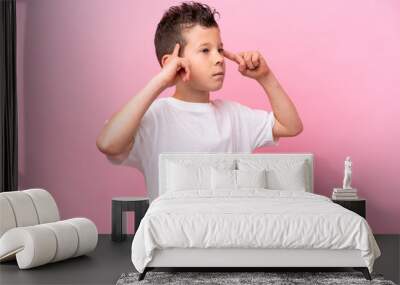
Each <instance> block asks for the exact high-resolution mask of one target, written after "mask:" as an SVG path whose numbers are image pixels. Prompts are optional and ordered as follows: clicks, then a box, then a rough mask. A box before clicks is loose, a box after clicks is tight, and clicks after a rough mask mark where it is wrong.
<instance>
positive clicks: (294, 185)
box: [267, 164, 307, 191]
mask: <svg viewBox="0 0 400 285" xmlns="http://www.w3.org/2000/svg"><path fill="white" fill-rule="evenodd" d="M267 181H268V188H269V189H274V190H293V191H306V185H307V184H306V177H305V171H304V164H298V165H296V166H295V167H293V168H287V169H283V170H282V169H270V170H269V171H268V172H267Z"/></svg>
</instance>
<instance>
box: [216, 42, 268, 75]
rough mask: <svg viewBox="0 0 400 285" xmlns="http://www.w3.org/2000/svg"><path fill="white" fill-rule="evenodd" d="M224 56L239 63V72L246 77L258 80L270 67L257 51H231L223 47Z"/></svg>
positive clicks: (266, 73)
mask: <svg viewBox="0 0 400 285" xmlns="http://www.w3.org/2000/svg"><path fill="white" fill-rule="evenodd" d="M223 54H224V56H225V57H226V58H228V59H230V60H232V61H234V62H236V63H237V64H239V68H238V70H239V72H240V73H241V74H242V75H244V76H247V77H250V78H253V79H256V80H259V79H260V78H263V77H265V76H267V75H268V74H269V73H270V69H269V67H268V65H267V63H266V61H265V59H264V58H263V56H262V55H261V54H260V53H259V52H258V51H247V52H239V53H236V54H235V53H232V52H229V51H227V50H225V49H224V51H223Z"/></svg>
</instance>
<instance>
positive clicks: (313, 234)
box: [131, 188, 381, 272]
mask: <svg viewBox="0 0 400 285" xmlns="http://www.w3.org/2000/svg"><path fill="white" fill-rule="evenodd" d="M167 248H180V249H185V248H202V249H207V248H215V249H218V248H220V249H221V248H238V249H239V248H247V249H249V248H253V249H332V250H340V249H346V250H359V251H360V252H361V257H362V259H363V260H364V261H365V264H366V266H367V267H368V269H369V271H370V272H372V269H373V264H374V260H375V259H376V258H377V257H379V256H380V254H381V252H380V250H379V247H378V245H377V243H376V241H375V239H374V236H373V234H372V231H371V229H370V227H369V225H368V223H367V221H366V220H365V219H364V218H362V217H361V216H359V215H357V214H356V213H354V212H352V211H350V210H347V209H345V208H343V207H341V206H340V205H338V204H335V203H333V202H332V201H331V200H330V199H329V198H327V197H325V196H322V195H318V194H314V193H309V192H302V191H290V190H270V189H263V188H249V189H240V190H239V191H232V190H230V189H219V190H218V191H211V190H196V189H194V190H185V191H174V192H166V193H164V194H162V195H160V196H159V197H157V198H156V199H155V200H154V201H153V202H152V203H151V205H150V207H149V209H148V211H147V213H146V215H145V216H144V218H143V219H142V221H141V223H140V225H139V227H138V229H137V231H136V234H135V237H134V239H133V241H132V251H131V258H132V263H133V265H134V266H135V268H136V269H137V270H138V271H139V272H143V271H144V268H145V267H146V265H147V264H148V263H149V262H150V261H151V260H152V258H153V256H154V252H155V250H156V249H167Z"/></svg>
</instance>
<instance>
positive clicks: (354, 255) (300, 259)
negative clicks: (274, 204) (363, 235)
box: [139, 248, 371, 280]
mask: <svg viewBox="0 0 400 285" xmlns="http://www.w3.org/2000/svg"><path fill="white" fill-rule="evenodd" d="M156 268H179V269H182V268H184V269H185V270H187V269H189V270H190V271H194V270H193V269H199V268H200V269H202V270H205V271H215V270H216V269H221V268H223V269H225V270H224V271H226V269H229V270H233V271H234V272H238V271H239V272H243V271H249V270H250V269H251V270H254V269H256V270H258V271H265V270H266V269H268V270H270V271H271V269H273V270H276V269H284V271H291V270H294V269H296V270H298V269H302V270H305V271H307V270H314V271H315V270H316V269H332V268H334V269H337V268H353V269H354V270H357V271H361V272H362V273H363V275H364V277H365V278H366V279H367V280H371V275H370V274H369V270H368V268H367V267H366V264H365V261H364V260H363V259H362V257H361V252H360V250H356V249H272V248H261V249H259V248H165V249H155V250H154V253H153V258H152V260H151V261H150V262H149V263H148V264H147V267H146V268H145V269H144V271H143V272H142V273H141V274H140V275H139V280H143V279H144V277H145V275H146V273H147V272H148V271H151V270H154V269H156ZM180 271H182V270H180ZM319 271H322V270H319Z"/></svg>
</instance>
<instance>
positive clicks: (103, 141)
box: [96, 75, 165, 160]
mask: <svg viewBox="0 0 400 285" xmlns="http://www.w3.org/2000/svg"><path fill="white" fill-rule="evenodd" d="M164 89H165V84H164V81H163V79H162V78H161V77H160V76H159V75H157V76H155V77H153V78H152V79H151V80H150V81H149V82H148V83H147V85H146V86H145V87H144V88H143V89H142V90H140V91H139V93H138V94H136V95H135V96H134V97H133V98H132V99H131V100H130V101H129V102H128V103H127V104H126V105H124V106H123V108H122V109H121V110H120V111H119V112H117V113H115V114H114V115H113V116H112V117H111V118H110V119H109V120H108V121H106V124H105V125H104V127H103V129H102V130H101V132H100V134H99V136H98V137H97V140H96V146H97V148H98V149H99V150H100V151H101V152H102V153H104V154H106V155H108V156H110V157H113V158H115V159H119V160H122V159H123V158H126V156H127V155H128V154H129V151H130V150H131V148H132V146H133V142H134V137H135V134H136V131H137V130H138V128H139V125H140V121H141V119H142V117H143V116H144V114H145V113H146V111H147V109H148V108H149V107H150V105H151V103H153V101H154V100H155V99H156V98H157V97H158V95H159V94H160V93H161V92H162V91H163V90H164Z"/></svg>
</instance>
